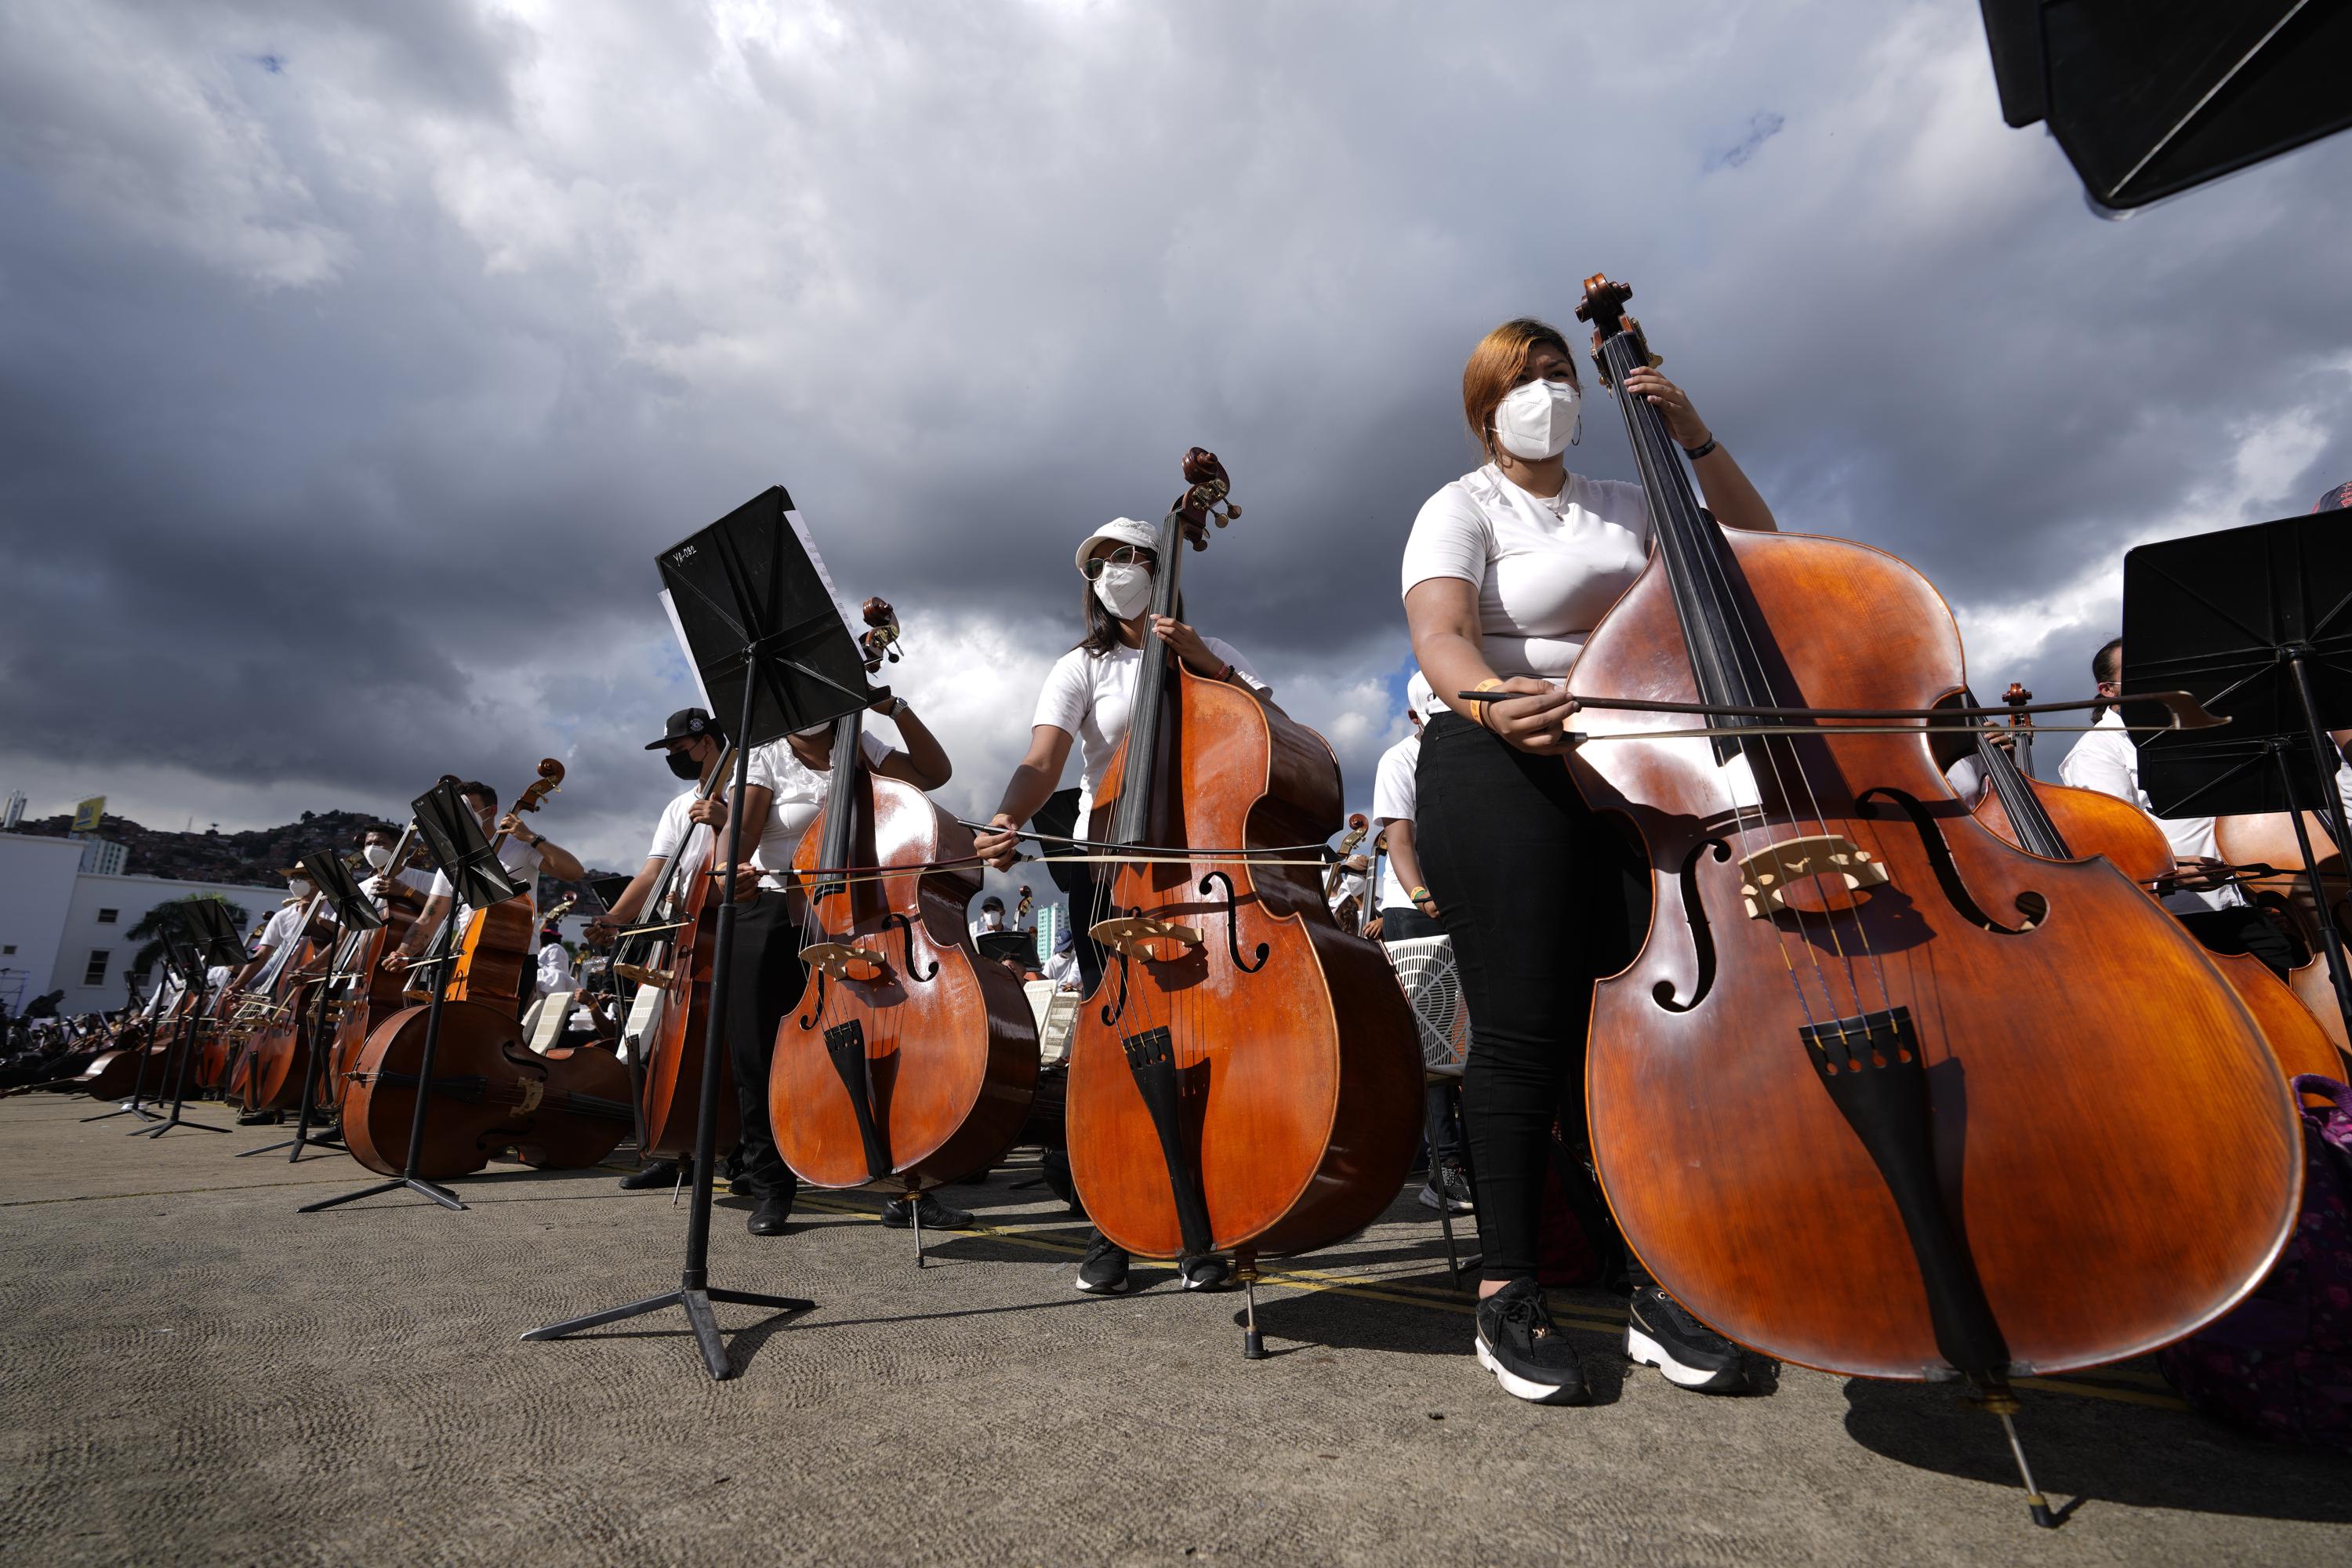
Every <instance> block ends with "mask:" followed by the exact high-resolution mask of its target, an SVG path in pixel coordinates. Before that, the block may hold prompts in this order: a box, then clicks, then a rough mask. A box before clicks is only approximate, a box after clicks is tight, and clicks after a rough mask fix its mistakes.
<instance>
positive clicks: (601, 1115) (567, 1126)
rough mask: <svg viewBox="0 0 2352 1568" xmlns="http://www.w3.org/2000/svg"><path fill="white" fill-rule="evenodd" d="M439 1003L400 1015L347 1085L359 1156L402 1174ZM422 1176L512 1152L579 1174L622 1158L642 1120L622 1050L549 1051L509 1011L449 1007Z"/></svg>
mask: <svg viewBox="0 0 2352 1568" xmlns="http://www.w3.org/2000/svg"><path fill="white" fill-rule="evenodd" d="M431 1013H432V1008H431V1007H429V1006H424V1007H408V1008H404V1009H403V1010H402V1011H400V1012H398V1013H395V1014H394V1015H393V1016H391V1017H389V1018H387V1019H385V1020H384V1022H383V1024H382V1025H381V1026H379V1027H378V1028H377V1029H376V1031H375V1032H374V1033H373V1034H372V1035H370V1036H369V1037H368V1041H367V1044H366V1046H365V1047H362V1050H361V1052H360V1056H359V1059H358V1060H357V1061H356V1062H354V1063H353V1064H352V1068H351V1070H350V1072H348V1073H347V1074H346V1075H345V1076H344V1078H343V1081H342V1083H341V1086H340V1089H339V1092H338V1096H337V1100H336V1115H337V1121H338V1125H339V1126H340V1128H341V1132H342V1136H343V1143H344V1146H345V1147H346V1148H348V1149H349V1150H350V1151H351V1153H352V1158H353V1159H355V1160H357V1161H358V1162H359V1163H361V1164H362V1165H365V1166H366V1167H367V1168H368V1169H369V1170H371V1171H373V1172H375V1173H378V1174H379V1175H385V1176H397V1175H400V1174H402V1173H403V1166H404V1163H405V1161H406V1159H407V1156H408V1139H409V1130H410V1127H411V1125H412V1123H413V1122H414V1120H415V1114H416V1093H417V1088H418V1079H417V1069H418V1068H419V1067H421V1066H422V1065H423V1063H424V1059H425V1030H426V1028H427V1020H428V1018H429V1016H430V1015H431ZM433 1071H434V1078H433V1082H432V1085H431V1089H432V1093H433V1095H434V1105H433V1107H432V1109H431V1110H430V1112H429V1113H428V1114H427V1115H426V1117H425V1142H424V1145H423V1147H422V1149H420V1151H419V1152H418V1155H417V1168H416V1174H418V1175H420V1176H423V1177H425V1178H426V1179H428V1180H433V1181H443V1180H446V1179H447V1178H449V1177H451V1176H462V1175H466V1174H468V1173H471V1172H475V1171H478V1170H480V1169H481V1168H482V1167H483V1166H484V1165H486V1164H488V1163H489V1162H490V1161H491V1160H493V1159H496V1158H497V1157H498V1156H499V1154H500V1153H502V1152H505V1151H506V1150H509V1149H512V1150H513V1151H514V1152H515V1153H516V1156H517V1157H518V1158H519V1159H520V1160H521V1161H522V1163H524V1164H526V1165H536V1166H540V1167H542V1168H545V1169H550V1170H565V1171H569V1170H579V1169H582V1168H583V1167H585V1166H589V1165H593V1164H595V1163H597V1162H598V1161H600V1160H602V1159H603V1158H604V1156H605V1155H607V1154H609V1153H611V1152H613V1150H614V1147H615V1146H616V1145H617V1144H618V1143H619V1142H621V1137H622V1135H623V1134H624V1133H625V1132H627V1131H629V1130H630V1128H631V1127H632V1126H633V1125H634V1124H635V1121H636V1113H635V1110H633V1109H632V1108H631V1106H630V1104H629V1073H628V1069H627V1068H625V1067H624V1066H622V1065H621V1061H620V1058H617V1057H615V1056H614V1055H613V1054H612V1053H611V1052H610V1051H605V1050H599V1049H596V1048H594V1047H558V1048H556V1049H554V1050H551V1051H549V1052H548V1053H547V1054H546V1055H544V1056H541V1055H540V1054H538V1053H536V1052H534V1051H533V1050H532V1049H531V1048H530V1043H529V1042H528V1041H527V1040H525V1039H524V1038H523V1034H522V1025H521V1023H520V1021H519V1020H518V1019H516V1018H515V1017H514V1016H512V1015H511V1014H510V1013H509V1012H508V1011H507V1010H506V1009H504V1008H501V1007H493V1006H490V1005H488V1004H485V1003H481V1002H445V1003H444V1004H443V1005H442V1016H441V1037H440V1039H439V1041H438V1042H437V1043H436V1048H435V1055H434V1061H433Z"/></svg>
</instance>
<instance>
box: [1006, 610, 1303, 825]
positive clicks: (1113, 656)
mask: <svg viewBox="0 0 2352 1568" xmlns="http://www.w3.org/2000/svg"><path fill="white" fill-rule="evenodd" d="M1201 640H1202V642H1204V643H1206V644H1208V645H1209V651H1210V652H1211V653H1213V654H1215V655H1216V656H1217V657H1218V658H1222V659H1223V660H1224V661H1225V662H1226V663H1227V664H1230V665H1232V666H1233V667H1234V673H1235V674H1237V675H1239V676H1240V677H1241V678H1242V679H1243V680H1244V681H1245V682H1247V683H1248V685H1249V687H1250V689H1252V690H1253V691H1255V692H1256V693H1257V694H1258V695H1259V696H1261V697H1269V696H1272V695H1273V693H1274V688H1273V687H1271V686H1268V685H1267V684H1266V683H1265V681H1263V680H1260V679H1258V677H1257V671H1255V670H1254V669H1252V668H1250V667H1249V664H1248V661H1246V660H1245V659H1244V658H1242V656H1241V655H1240V654H1238V653H1236V652H1235V651H1234V646H1233V645H1232V644H1231V643H1228V642H1223V641H1220V640H1219V639H1217V638H1215V637H1202V639H1201ZM1142 670H1143V650H1142V649H1141V648H1139V647H1126V646H1125V645H1124V644H1122V645H1121V646H1119V647H1115V648H1113V649H1111V650H1110V651H1109V652H1108V653H1088V652H1087V650H1086V649H1084V648H1082V647H1074V648H1072V649H1071V650H1070V651H1069V652H1067V653H1066V654H1064V655H1063V656H1062V657H1061V658H1057V659H1055V661H1054V668H1051V669H1049V670H1047V671H1046V672H1045V686H1044V687H1043V688H1041V689H1039V691H1038V693H1037V711H1036V713H1035V715H1034V716H1033V717H1032V718H1031V719H1030V721H1029V723H1030V727H1031V728H1033V729H1034V728H1035V727H1036V726H1037V725H1040V724H1050V725H1052V726H1053V727H1054V728H1055V729H1056V730H1059V731H1062V732H1063V733H1064V734H1066V735H1071V736H1075V737H1076V740H1077V742H1078V828H1077V831H1078V835H1079V836H1080V837H1084V836H1085V834H1086V831H1087V813H1089V812H1091V811H1092V810H1094V804H1095V781H1096V780H1097V779H1099V778H1101V777H1102V776H1103V770H1104V769H1106V768H1108V767H1109V766H1110V759H1111V754H1112V753H1113V752H1117V751H1118V743H1119V742H1121V741H1124V740H1126V739H1127V725H1128V721H1129V718H1130V717H1132V713H1131V710H1132V709H1133V708H1134V707H1135V681H1136V677H1137V676H1138V675H1139V674H1141V673H1142Z"/></svg>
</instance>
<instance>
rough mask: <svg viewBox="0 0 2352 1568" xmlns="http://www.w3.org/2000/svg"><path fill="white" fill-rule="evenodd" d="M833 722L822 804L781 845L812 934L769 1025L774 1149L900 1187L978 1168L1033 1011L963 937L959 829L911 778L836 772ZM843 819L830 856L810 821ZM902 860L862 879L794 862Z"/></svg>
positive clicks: (1023, 1092) (1018, 1112) (1006, 1129)
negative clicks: (793, 847)
mask: <svg viewBox="0 0 2352 1568" xmlns="http://www.w3.org/2000/svg"><path fill="white" fill-rule="evenodd" d="M845 728H846V731H847V733H846V734H844V733H843V732H842V731H840V730H836V731H835V738H834V746H835V757H836V766H835V785H834V792H833V795H832V797H831V798H830V799H829V800H828V801H827V803H826V815H825V816H824V817H822V818H820V819H819V820H818V821H816V822H815V823H813V824H811V825H810V826H809V830H808V832H807V833H806V834H805V835H804V836H803V838H802V840H801V844H800V847H799V849H798V850H797V851H796V852H795V853H794V855H793V870H794V871H795V872H796V873H798V874H799V879H800V883H801V886H802V888H803V889H804V890H806V891H807V892H808V893H809V894H811V895H812V896H811V910H810V917H809V921H810V926H811V928H812V933H813V934H814V935H815V936H816V937H817V942H816V943H815V945H814V948H813V949H812V950H811V952H809V954H808V958H809V977H808V984H807V987H806V989H804V990H803V992H802V993H801V1001H800V1005H798V1006H797V1007H795V1008H794V1009H793V1013H792V1014H791V1016H787V1017H786V1018H785V1019H784V1021H783V1024H782V1026H781V1027H779V1028H778V1030H777V1031H776V1051H775V1056H774V1058H773V1059H772V1064H771V1066H770V1068H769V1074H768V1110H769V1116H770V1120H771V1121H772V1124H773V1126H774V1128H775V1134H776V1150H777V1152H778V1153H780V1154H782V1156H783V1159H784V1163H786V1164H788V1165H790V1166H791V1167H792V1168H793V1172H794V1173H797V1174H798V1175H799V1176H800V1178H801V1180H803V1181H804V1182H807V1183H810V1184H813V1185H815V1186H820V1187H856V1186H875V1187H885V1188H888V1189H891V1190H893V1191H898V1192H907V1193H916V1192H921V1191H924V1190H926V1189H928V1188H931V1187H937V1186H943V1185H945V1184H948V1183H950V1182H960V1181H961V1180H963V1179H964V1178H965V1177H967V1176H970V1175H971V1174H972V1173H974V1172H976V1171H981V1170H985V1169H986V1168H987V1167H988V1166H989V1165H991V1164H992V1163H995V1161H996V1160H997V1159H998V1158H999V1157H1000V1156H1002V1155H1003V1152H1004V1151H1005V1150H1006V1149H1008V1148H1010V1147H1012V1144H1013V1139H1014V1138H1015V1136H1017V1135H1018V1134H1019V1132H1020V1131H1021V1128H1022V1125H1023V1124H1024V1122H1025V1121H1027V1120H1028V1117H1029V1109H1030V1100H1031V1097H1032V1095H1033V1094H1034V1092H1035V1090H1036V1087H1037V1067H1038V1060H1037V1027H1036V1023H1035V1020H1034V1017H1033V1016H1032V1015H1031V1013H1030V1011H1029V1003H1028V999H1027V997H1026V996H1025V995H1024V993H1023V992H1022V989H1021V983H1020V981H1019V980H1017V979H1015V978H1014V977H1013V974H1012V973H1011V972H1010V971H1008V970H1007V969H1006V968H1005V967H1004V966H1003V964H1001V963H992V962H990V961H988V960H985V959H982V957H981V956H980V955H979V953H978V952H976V951H975V950H974V948H973V946H972V942H971V931H970V930H969V929H968V927H967V926H966V924H965V921H964V911H965V910H966V909H967V908H968V907H969V906H970V904H971V900H972V898H973V897H974V895H976V894H977V893H978V892H979V891H980V884H981V877H980V873H979V872H978V870H977V869H973V868H964V867H959V868H954V869H932V870H924V869H922V867H923V866H925V865H929V864H933V863H936V862H940V861H955V860H962V861H970V860H971V852H972V851H971V832H970V831H969V830H968V829H966V828H965V827H964V826H962V825H961V824H960V823H958V822H957V821H956V820H955V819H954V818H952V817H950V816H948V815H947V813H945V812H943V811H941V810H940V808H939V807H938V806H936V805H932V804H931V802H930V799H929V796H927V795H924V794H923V792H922V791H920V790H919V789H917V788H915V787H914V785H912V784H906V783H904V782H902V781H900V780H898V779H888V778H880V777H877V776H876V775H874V774H873V773H869V772H867V771H866V769H865V768H864V767H863V766H862V765H856V766H855V768H854V771H853V772H851V773H850V774H849V779H848V781H847V783H846V787H845V783H844V780H843V777H842V771H841V768H840V766H839V761H838V759H839V758H840V755H841V748H842V746H843V745H844V743H845V742H846V744H847V745H848V747H849V749H850V754H851V755H853V756H854V755H855V754H856V746H857V735H856V721H855V720H852V721H849V723H848V724H847V725H846V726H845ZM836 812H841V813H842V814H843V815H844V816H846V817H847V819H848V821H847V824H846V831H845V832H844V833H843V834H842V835H841V836H840V838H841V841H842V842H843V843H844V844H845V858H842V859H834V858H831V857H830V856H829V855H828V854H827V853H826V845H825V838H826V837H827V835H826V826H827V824H828V822H829V821H830V820H831V819H832V818H833V817H834V816H835V813H836ZM844 865H848V866H860V867H866V866H871V867H882V868H889V867H894V866H904V867H909V868H910V869H908V870H904V871H888V872H887V873H886V874H884V875H882V876H879V877H876V878H873V879H825V878H824V877H821V876H811V875H810V874H809V873H811V872H814V871H818V870H820V869H829V868H833V867H837V866H844Z"/></svg>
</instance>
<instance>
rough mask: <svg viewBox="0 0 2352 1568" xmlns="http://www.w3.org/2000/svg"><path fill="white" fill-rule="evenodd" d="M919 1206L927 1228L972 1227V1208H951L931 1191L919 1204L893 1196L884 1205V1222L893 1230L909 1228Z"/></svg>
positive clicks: (956, 1228)
mask: <svg viewBox="0 0 2352 1568" xmlns="http://www.w3.org/2000/svg"><path fill="white" fill-rule="evenodd" d="M918 1206H919V1207H920V1208H921V1210H922V1215H923V1228H924V1229H925V1230H970V1229H971V1210H969V1209H951V1208H950V1207H948V1205H945V1204H943V1203H941V1202H940V1200H939V1199H938V1198H936V1197H934V1196H932V1195H931V1194H929V1193H925V1194H923V1195H922V1198H921V1200H920V1203H919V1205H917V1204H910V1203H908V1201H907V1200H906V1199H904V1198H892V1199H891V1200H890V1201H889V1202H888V1203H887V1204H884V1205H882V1223H883V1224H884V1225H887V1226H889V1227H890V1228H891V1229H892V1230H907V1229H909V1228H911V1227H912V1226H913V1225H914V1223H915V1211H916V1209H917V1207H918Z"/></svg>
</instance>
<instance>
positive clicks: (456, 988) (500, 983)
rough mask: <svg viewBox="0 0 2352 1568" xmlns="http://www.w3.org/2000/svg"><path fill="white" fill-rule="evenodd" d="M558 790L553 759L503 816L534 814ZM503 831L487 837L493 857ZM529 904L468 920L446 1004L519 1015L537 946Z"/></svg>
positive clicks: (516, 901) (522, 898)
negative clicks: (480, 1005)
mask: <svg viewBox="0 0 2352 1568" xmlns="http://www.w3.org/2000/svg"><path fill="white" fill-rule="evenodd" d="M562 787H563V764H562V763H560V762H558V761H556V760H555V759H554V758H553V757H547V758H543V759H541V762H540V764H539V776H538V777H537V778H535V779H533V780H532V781H531V782H530V784H528V785H526V786H525V787H524V789H523V792H522V794H520V795H517V796H516V797H515V803H514V805H511V806H509V807H508V809H507V815H509V816H520V814H521V813H523V812H526V811H537V810H538V809H539V808H540V806H541V805H542V804H543V803H544V802H545V801H546V799H547V797H548V796H549V795H553V794H554V793H555V792H556V791H557V790H559V789H562ZM507 832H508V830H507V829H504V828H501V829H500V830H499V833H498V834H497V836H496V837H493V838H491V840H490V853H491V854H492V855H496V854H497V853H498V852H499V850H500V849H502V848H504V847H506V842H507ZM533 905H534V900H532V898H531V897H530V894H529V893H528V892H523V893H518V894H516V895H515V896H514V897H513V898H511V899H508V900H504V901H503V902H500V903H495V904H492V905H491V906H490V907H489V908H488V909H486V910H474V911H473V912H472V913H471V914H470V915H468V916H467V920H466V931H465V934H464V935H463V936H461V937H460V938H458V940H457V943H456V945H455V946H454V947H453V948H452V949H451V950H450V951H451V967H450V971H449V986H448V991H447V993H446V994H447V996H448V998H449V1000H450V1001H452V1002H496V1003H509V1004H512V1005H514V1006H515V1009H516V1011H517V1012H518V1013H520V1011H521V1003H522V977H523V975H524V973H526V972H527V971H529V969H530V966H531V954H532V953H533V952H535V951H536V950H537V947H538V942H537V940H536V939H537V937H538V935H539V917H538V911H537V910H536V909H535V908H534V907H533Z"/></svg>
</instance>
